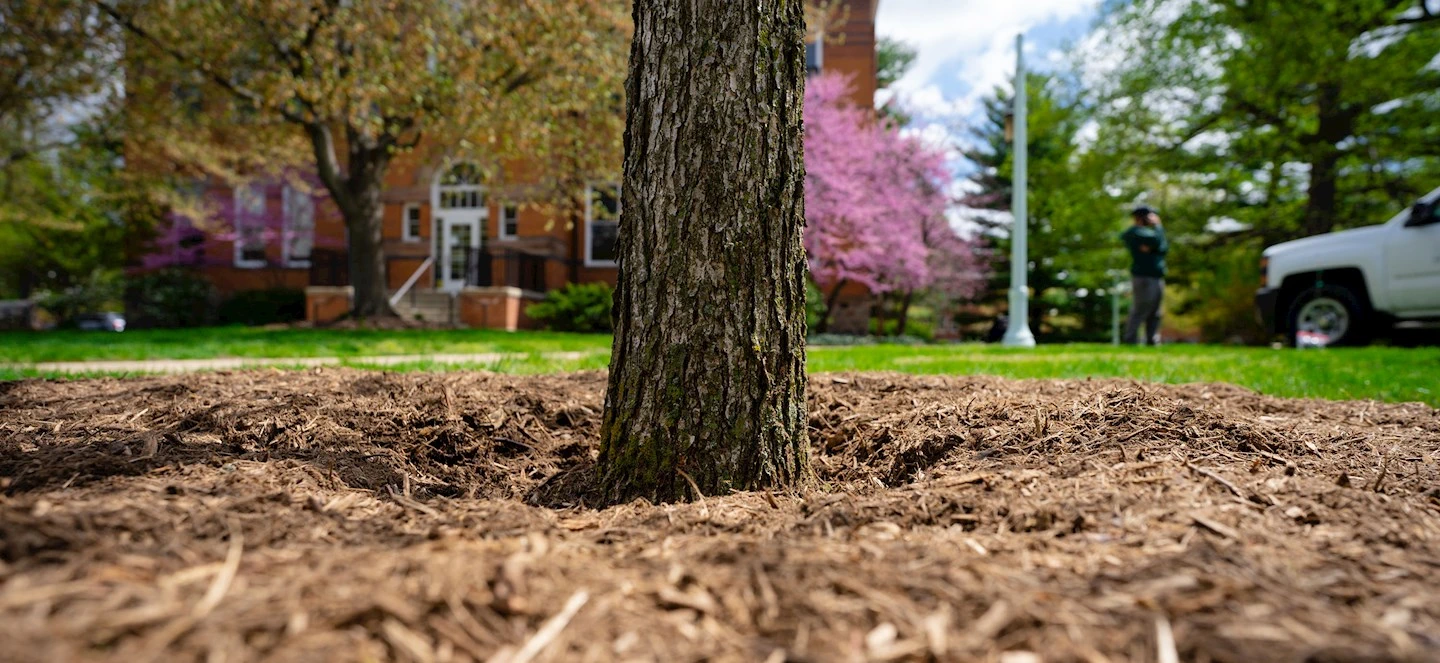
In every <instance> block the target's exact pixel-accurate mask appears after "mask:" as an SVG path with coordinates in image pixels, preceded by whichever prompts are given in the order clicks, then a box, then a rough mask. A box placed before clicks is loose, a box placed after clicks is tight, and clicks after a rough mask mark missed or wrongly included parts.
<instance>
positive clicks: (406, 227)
mask: <svg viewBox="0 0 1440 663" xmlns="http://www.w3.org/2000/svg"><path fill="white" fill-rule="evenodd" d="M878 2H879V0H846V1H844V2H841V3H839V6H838V7H837V8H836V10H835V12H834V14H832V16H833V17H834V18H833V20H832V21H830V22H829V24H828V27H827V28H825V30H826V31H827V32H828V34H825V35H824V38H823V39H814V38H812V40H811V43H810V44H809V45H808V46H807V60H808V61H807V67H808V68H809V70H810V71H811V72H812V73H813V72H818V71H821V70H825V71H840V72H843V73H845V74H847V75H849V76H851V77H852V78H853V85H854V88H855V91H854V95H855V103H856V104H857V105H861V106H864V107H870V106H872V105H873V103H874V96H875V88H876V56H875V13H876V8H877V5H878ZM812 30H814V31H815V32H816V33H817V35H818V33H819V32H820V30H819V29H816V28H812ZM422 153H426V152H424V151H416V152H412V153H410V154H407V155H402V156H400V157H398V158H397V159H396V161H395V162H394V163H393V164H392V166H391V167H390V169H389V171H388V173H387V176H386V179H385V189H384V193H383V196H382V197H383V201H384V223H383V237H384V250H385V256H386V265H387V270H386V272H387V274H386V280H387V282H388V285H389V288H390V290H391V291H392V293H394V294H395V295H396V299H395V303H396V308H397V309H398V310H399V311H400V312H401V313H402V315H407V316H411V317H422V318H424V319H426V320H432V321H436V320H438V321H448V322H452V323H455V324H460V325H465V326H472V327H498V328H507V329H515V328H519V327H525V326H528V321H527V320H526V319H525V316H524V314H523V310H524V307H525V305H526V304H527V303H528V302H529V301H533V300H538V299H539V298H541V297H542V296H543V294H544V293H545V292H547V291H549V290H552V289H556V288H559V287H562V286H564V285H565V284H566V283H570V282H580V283H588V282H597V281H603V282H606V283H610V284H611V285H613V284H614V283H615V279H616V275H617V271H616V265H615V262H614V256H615V250H616V244H615V242H616V237H617V235H618V222H619V212H620V210H619V197H618V191H617V190H616V185H615V184H614V183H603V182H596V183H591V184H589V185H587V186H586V187H585V191H584V192H583V193H582V192H577V193H578V194H581V195H582V196H583V197H581V198H580V200H582V201H584V203H583V205H582V207H583V210H576V211H575V212H574V213H573V215H571V216H569V217H567V218H558V217H559V214H558V213H556V212H550V211H547V209H546V207H545V206H540V205H528V204H526V203H527V202H528V201H527V198H526V192H525V190H524V188H523V187H510V188H502V187H498V186H491V185H490V184H489V183H487V181H486V179H485V177H484V176H483V175H482V174H481V171H480V170H479V169H477V168H475V167H473V166H472V165H470V164H467V163H465V162H463V161H459V162H457V161H453V160H450V159H438V160H434V161H427V160H424V159H422V158H420V157H418V156H416V155H418V154H422ZM290 179H292V180H296V179H298V180H299V181H302V182H303V181H304V180H305V179H306V178H303V177H301V178H290ZM210 194H211V196H212V198H214V199H215V200H216V201H217V202H218V204H217V205H215V206H214V207H215V208H216V210H217V215H218V216H220V217H221V221H222V223H221V224H219V225H222V226H224V227H226V228H227V232H209V233H206V232H201V231H199V230H187V229H185V228H181V229H178V232H172V233H170V235H169V236H170V237H171V238H172V240H173V239H175V238H180V241H179V242H178V245H177V243H176V242H174V241H172V242H171V243H170V244H169V245H165V246H162V247H160V248H159V249H157V251H156V253H155V255H152V256H150V260H147V262H150V263H154V264H161V263H163V264H182V265H189V266H192V267H194V268H195V269H196V270H197V271H198V273H200V274H201V275H202V276H203V278H205V279H207V280H209V281H210V282H211V283H213V284H214V285H215V287H216V288H217V290H219V291H220V292H221V293H222V294H231V293H235V292H240V291H245V290H256V289H266V288H278V287H283V288H295V289H305V290H306V292H307V315H308V317H310V318H311V319H312V320H316V321H324V320H329V319H334V318H336V317H339V316H341V315H344V314H345V313H347V312H348V311H349V297H350V293H349V289H348V282H349V281H348V271H349V269H348V257H347V255H346V252H345V246H346V239H345V236H346V229H345V225H344V223H343V221H342V220H341V217H340V214H339V211H338V210H337V209H336V208H335V207H334V205H333V204H332V203H331V202H330V201H329V200H328V199H327V198H326V197H325V196H324V195H323V189H321V188H320V187H318V185H311V186H303V185H300V184H291V183H283V182H275V183H269V184H266V183H255V184H251V185H247V186H243V187H236V188H217V189H215V190H213V191H211V192H210ZM180 223H182V224H184V223H185V221H183V220H181V221H180ZM156 258H160V259H162V260H160V261H159V262H157V261H156V260H155V259H156ZM866 317H867V318H868V310H867V311H866ZM837 324H838V325H840V326H842V327H843V326H845V325H844V323H843V321H841V320H837Z"/></svg>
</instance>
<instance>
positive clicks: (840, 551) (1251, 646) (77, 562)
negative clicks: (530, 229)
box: [0, 369, 1440, 663]
mask: <svg viewBox="0 0 1440 663" xmlns="http://www.w3.org/2000/svg"><path fill="white" fill-rule="evenodd" d="M811 384H812V387H811V396H810V408H811V414H810V426H811V441H812V444H813V446H814V450H815V454H814V463H815V466H816V469H817V473H818V475H819V478H820V480H821V486H820V487H819V488H818V489H816V490H814V491H812V492H810V493H808V494H805V495H798V496H797V495H783V494H767V493H750V494H735V495H729V496H724V497H712V498H707V499H704V500H702V501H699V502H694V503H688V504H676V505H660V506H656V505H650V504H646V503H643V502H637V503H631V504H626V505H621V506H616V507H610V508H607V509H603V510H597V509H594V508H592V507H590V506H588V505H586V504H585V503H584V499H585V493H584V492H583V491H580V490H578V489H576V487H577V486H579V485H581V484H583V481H579V480H578V479H579V478H583V477H584V476H586V473H587V472H588V471H589V469H590V467H591V465H592V463H593V458H594V456H595V454H596V439H597V435H598V431H599V425H600V410H601V399H602V393H603V389H604V375H603V374H600V373H586V374H573V375H565V376H547V377H514V376H500V375H492V374H484V373H447V374H387V373H378V372H365V371H355V370H335V369H324V370H314V371H309V372H280V371H250V372H235V373H216V374H204V375H186V376H177V377H152V378H141V379H126V380H87V381H75V382H42V381H27V382H11V383H0V642H3V643H4V646H3V648H0V660H15V661H60V660H102V661H142V660H153V659H164V660H207V661H232V662H233V661H258V660H265V661H322V660H411V661H464V660H492V661H509V662H511V663H514V662H519V661H531V660H544V661H560V660H565V661H570V660H577V661H586V660H590V661H598V660H653V661H699V660H712V661H775V662H778V661H784V660H789V661H850V660H855V661H859V660H944V661H950V660H1000V661H1009V662H1012V663H1020V662H1022V661H1035V660H1044V661H1116V662H1118V661H1153V660H1166V656H1168V655H1170V654H1178V657H1179V660H1184V661H1237V662H1238V661H1247V662H1249V661H1422V660H1440V465H1437V461H1440V410H1435V409H1432V408H1429V407H1426V406H1423V405H1419V404H1381V403H1375V402H1326V401H1298V400H1283V399H1276V398H1269V397H1265V396H1260V395H1257V394H1255V393H1253V392H1250V391H1247V390H1244V389H1240V388H1237V387H1232V386H1227V385H1189V386H1179V387H1176V386H1160V385H1152V384H1140V383H1132V382H1125V381H1114V380H1104V381H1102V380H1096V381H1023V382H1022V381H1008V380H1002V379H995V378H954V377H913V376H901V375H888V374H878V375H877V374H864V375H819V376H815V377H813V378H812V381H811ZM1172 641H1173V644H1172ZM1023 652H1035V653H1036V654H1038V656H1030V655H1027V654H1025V653H1023Z"/></svg>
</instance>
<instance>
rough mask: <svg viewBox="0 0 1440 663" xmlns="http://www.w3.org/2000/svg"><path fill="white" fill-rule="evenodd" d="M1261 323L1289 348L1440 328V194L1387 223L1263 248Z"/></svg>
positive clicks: (1259, 298) (1257, 300)
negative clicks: (1282, 337)
mask: <svg viewBox="0 0 1440 663" xmlns="http://www.w3.org/2000/svg"><path fill="white" fill-rule="evenodd" d="M1260 266H1261V270H1262V272H1263V273H1264V280H1265V287H1263V288H1261V289H1260V290H1259V291H1258V292H1257V293H1256V294H1255V306H1256V308H1257V309H1258V311H1259V315H1260V319H1261V322H1263V323H1264V324H1265V326H1266V328H1267V329H1269V330H1270V331H1271V332H1272V333H1275V334H1285V335H1286V337H1287V338H1288V339H1289V341H1290V343H1291V344H1292V345H1294V344H1296V343H1299V344H1301V345H1309V344H1314V345H1363V344H1365V343H1368V342H1369V341H1370V340H1371V339H1373V338H1374V337H1376V336H1379V335H1385V334H1387V333H1388V332H1390V331H1392V330H1394V329H1396V328H1398V327H1409V326H1416V325H1430V324H1434V323H1440V189H1435V190H1434V191H1431V192H1430V193H1429V194H1427V195H1426V196H1424V197H1423V198H1421V199H1420V200H1419V201H1417V202H1416V203H1415V204H1414V205H1413V206H1412V207H1411V208H1410V209H1407V210H1404V211H1402V212H1400V213H1399V214H1396V215H1395V217H1394V218H1392V219H1390V220H1389V221H1388V222H1386V223H1384V224H1382V225H1378V226H1367V227H1364V228H1355V229H1352V230H1342V231H1339V232H1333V233H1326V234H1324V235H1316V236H1314V237H1306V238H1304V239H1297V240H1295V241H1293V242H1285V243H1283V244H1276V245H1275V246H1272V247H1270V248H1267V249H1265V254H1264V257H1263V258H1261V262H1260Z"/></svg>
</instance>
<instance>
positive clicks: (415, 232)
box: [400, 203, 420, 242]
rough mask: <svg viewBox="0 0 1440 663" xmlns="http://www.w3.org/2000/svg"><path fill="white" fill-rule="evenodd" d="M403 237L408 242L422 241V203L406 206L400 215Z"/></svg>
mask: <svg viewBox="0 0 1440 663" xmlns="http://www.w3.org/2000/svg"><path fill="white" fill-rule="evenodd" d="M400 223H401V224H402V225H401V231H400V232H401V236H402V237H403V238H404V239H405V241H407V242H418V241H420V203H409V204H407V205H405V209H404V211H402V212H401V213H400Z"/></svg>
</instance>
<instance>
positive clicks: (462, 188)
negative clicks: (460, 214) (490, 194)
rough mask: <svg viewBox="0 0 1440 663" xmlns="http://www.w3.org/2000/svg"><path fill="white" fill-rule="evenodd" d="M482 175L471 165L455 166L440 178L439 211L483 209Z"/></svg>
mask: <svg viewBox="0 0 1440 663" xmlns="http://www.w3.org/2000/svg"><path fill="white" fill-rule="evenodd" d="M482 175H483V173H481V172H480V169H479V168H476V167H475V166H473V165H471V164H466V163H462V164H459V165H456V166H455V167H454V168H451V169H450V170H448V171H445V174H444V175H442V176H441V177H440V182H439V185H440V186H439V188H440V191H439V194H440V195H439V196H438V201H437V202H438V203H439V205H440V209H476V208H480V207H484V205H485V196H484V195H483V194H482V193H481V190H480V181H481V179H482Z"/></svg>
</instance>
